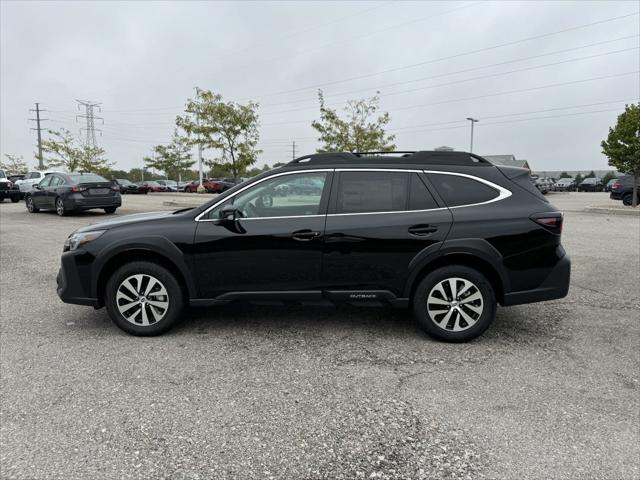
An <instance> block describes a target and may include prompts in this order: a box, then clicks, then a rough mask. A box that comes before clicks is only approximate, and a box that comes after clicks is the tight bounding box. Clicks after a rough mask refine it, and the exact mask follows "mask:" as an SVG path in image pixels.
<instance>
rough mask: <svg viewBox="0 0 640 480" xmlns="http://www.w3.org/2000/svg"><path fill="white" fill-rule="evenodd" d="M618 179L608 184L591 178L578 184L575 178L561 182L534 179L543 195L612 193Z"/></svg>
mask: <svg viewBox="0 0 640 480" xmlns="http://www.w3.org/2000/svg"><path fill="white" fill-rule="evenodd" d="M616 180H617V179H615V178H613V179H611V180H609V181H608V182H607V183H606V184H603V183H602V180H601V179H599V178H597V177H589V178H585V179H584V180H582V181H581V182H580V183H577V182H576V180H575V179H574V178H570V177H566V178H561V179H559V180H557V181H556V180H555V179H553V178H535V179H533V181H534V183H535V184H536V187H538V190H540V191H541V192H542V193H544V194H546V193H547V192H603V191H604V192H610V191H611V189H612V187H613V185H614V183H615V182H616Z"/></svg>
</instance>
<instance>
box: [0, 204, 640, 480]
mask: <svg viewBox="0 0 640 480" xmlns="http://www.w3.org/2000/svg"><path fill="white" fill-rule="evenodd" d="M170 198H175V199H177V200H179V201H190V202H194V201H199V200H200V199H199V198H198V197H193V196H184V197H183V196H180V195H179V194H177V195H173V196H170V195H153V194H152V195H148V196H125V197H124V205H123V208H122V209H120V210H118V213H117V215H123V214H127V213H134V212H138V211H152V210H161V209H170V208H171V207H169V206H165V205H163V202H164V201H166V200H167V199H170ZM207 198H208V197H207ZM550 198H551V201H552V203H554V204H555V205H556V206H557V207H559V208H560V209H563V210H565V213H566V217H565V224H564V233H563V244H564V245H565V248H566V249H567V251H568V252H569V254H570V255H571V257H572V261H573V270H572V283H571V290H570V293H569V296H568V297H567V298H565V299H562V300H559V301H553V302H546V303H540V304H532V305H523V306H517V307H511V308H501V309H499V310H498V316H497V319H496V322H495V323H494V324H493V325H492V327H491V328H490V329H489V330H488V331H487V332H486V333H485V334H484V336H483V337H481V338H479V339H477V340H476V341H473V342H471V343H468V344H461V345H457V344H445V343H439V342H436V341H433V340H431V339H430V338H428V337H427V336H426V335H424V334H423V333H422V332H421V330H419V329H418V328H417V327H416V325H415V324H414V322H413V320H412V318H411V316H410V314H409V312H405V311H402V310H394V309H391V308H389V309H379V308H356V307H337V308H331V307H327V308H310V307H295V306H286V307H264V306H238V305H231V306H225V307H215V308H213V307H212V308H208V309H204V310H194V311H191V312H189V313H188V314H187V315H186V318H185V321H183V322H182V323H181V324H180V326H179V327H177V328H176V329H174V330H172V331H171V332H170V333H169V334H167V335H164V336H162V337H157V338H135V337H131V336H128V335H126V334H124V333H123V332H121V331H120V330H118V329H117V328H116V327H115V326H113V325H112V324H111V322H110V321H109V319H108V317H107V313H106V312H105V310H104V309H103V310H93V309H91V308H88V307H81V306H73V305H66V304H63V303H62V302H60V301H59V299H58V297H57V296H56V293H55V277H56V274H57V271H58V265H59V257H60V253H61V251H62V244H63V242H64V240H65V238H66V237H67V235H68V234H69V233H70V232H71V231H73V230H74V229H75V228H77V227H79V226H81V225H86V224H88V223H95V222H99V221H100V220H102V219H106V218H109V216H107V215H105V214H104V213H102V212H95V213H83V214H79V215H75V216H69V217H64V218H59V217H57V216H56V215H55V214H53V213H40V214H37V215H30V214H28V213H27V211H26V209H25V207H24V203H23V202H20V203H18V204H11V203H9V202H8V201H5V202H3V203H2V204H0V247H1V248H0V272H1V274H0V317H1V323H0V334H1V335H0V362H1V363H0V369H1V395H0V398H1V406H0V414H1V416H0V477H1V478H3V479H5V478H20V479H65V480H67V479H89V478H91V479H98V478H99V479H120V478H171V479H208V478H216V479H220V478H291V479H316V478H327V479H335V478H344V479H352V478H429V479H440V478H465V479H481V478H500V479H516V478H517V479H623V480H626V479H637V478H640V465H639V460H638V459H639V458H640V433H639V432H640V321H639V320H640V291H639V285H640V217H639V216H629V215H606V214H601V213H587V212H584V211H583V207H584V206H585V205H588V204H600V205H602V204H607V202H609V200H608V199H607V194H604V193H594V194H580V193H571V194H557V195H552V196H551V197H550ZM187 199H188V200H187Z"/></svg>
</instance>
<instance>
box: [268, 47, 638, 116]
mask: <svg viewBox="0 0 640 480" xmlns="http://www.w3.org/2000/svg"><path fill="white" fill-rule="evenodd" d="M639 48H640V47H632V48H625V49H621V50H614V51H611V52H605V53H598V54H595V55H587V56H584V57H576V58H570V59H567V60H561V61H559V62H552V63H545V64H542V65H535V66H532V67H525V68H519V69H516V70H509V71H507V72H499V73H491V74H488V75H481V76H478V77H471V78H465V79H462V80H455V81H450V82H447V83H439V84H435V85H426V86H424V87H418V88H412V89H409V90H401V91H398V92H391V93H385V94H379V95H378V96H380V97H390V96H393V95H401V94H406V93H413V92H417V91H420V90H428V89H430V88H438V87H448V86H450V85H457V84H460V83H466V82H472V81H476V80H484V79H487V78H494V77H500V76H503V75H510V74H512V73H520V72H526V71H530V70H537V69H539V68H546V67H552V66H555V65H561V64H565V63H571V62H578V61H581V60H588V59H592V58H597V57H603V56H606V55H614V54H617V53H623V52H628V51H631V50H638V49H639ZM340 105H344V102H335V103H330V104H327V106H329V107H335V106H340ZM316 108H317V104H314V105H313V106H308V107H300V108H294V109H289V110H278V111H275V112H265V113H263V114H262V115H278V114H280V113H292V112H302V111H304V110H310V109H316Z"/></svg>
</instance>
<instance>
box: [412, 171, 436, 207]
mask: <svg viewBox="0 0 640 480" xmlns="http://www.w3.org/2000/svg"><path fill="white" fill-rule="evenodd" d="M431 208H438V205H437V204H436V201H435V200H434V199H433V196H432V195H431V193H430V192H429V190H428V189H427V187H426V185H425V184H424V182H423V181H422V180H421V179H420V177H419V176H418V174H417V173H412V174H411V185H410V189H409V210H429V209H431Z"/></svg>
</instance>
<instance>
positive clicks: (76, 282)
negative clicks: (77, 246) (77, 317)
mask: <svg viewBox="0 0 640 480" xmlns="http://www.w3.org/2000/svg"><path fill="white" fill-rule="evenodd" d="M86 256H89V257H91V259H89V258H86ZM92 259H93V257H92V256H91V255H89V254H88V253H86V252H84V251H81V250H74V251H72V252H64V253H63V254H62V264H61V266H60V270H59V271H58V276H57V277H56V282H57V293H58V297H60V300H62V301H63V302H64V303H73V304H76V305H90V306H92V307H96V308H97V307H100V305H99V301H98V299H97V298H95V297H92V296H91V292H90V291H89V288H90V287H89V286H90V285H91V284H92V283H91V268H90V265H91V260H92Z"/></svg>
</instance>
